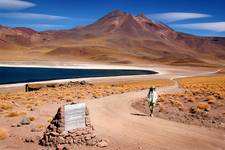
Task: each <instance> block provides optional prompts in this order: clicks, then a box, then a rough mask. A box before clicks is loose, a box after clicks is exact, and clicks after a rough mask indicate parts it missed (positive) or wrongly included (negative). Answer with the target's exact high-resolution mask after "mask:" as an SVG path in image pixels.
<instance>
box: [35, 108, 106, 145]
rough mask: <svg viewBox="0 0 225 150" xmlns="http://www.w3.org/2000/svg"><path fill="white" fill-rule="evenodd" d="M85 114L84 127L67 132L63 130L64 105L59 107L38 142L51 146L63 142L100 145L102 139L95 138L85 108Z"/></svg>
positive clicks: (62, 143)
mask: <svg viewBox="0 0 225 150" xmlns="http://www.w3.org/2000/svg"><path fill="white" fill-rule="evenodd" d="M85 114H86V117H85V119H86V120H85V121H86V127H85V128H77V129H73V130H70V131H68V132H67V131H64V128H65V126H64V125H65V122H64V107H60V108H59V109H58V111H57V114H56V115H55V117H54V118H53V120H52V121H51V123H50V125H49V126H48V127H47V130H46V131H45V132H44V135H43V138H42V139H40V141H39V142H40V144H41V145H43V146H53V147H57V146H58V145H64V144H69V145H72V144H76V145H88V146H95V145H96V146H98V145H100V143H101V142H102V141H103V140H99V139H97V138H96V135H95V133H94V128H93V126H92V125H91V122H90V117H89V112H88V109H87V108H86V113H85Z"/></svg>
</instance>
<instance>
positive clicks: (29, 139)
mask: <svg viewBox="0 0 225 150" xmlns="http://www.w3.org/2000/svg"><path fill="white" fill-rule="evenodd" d="M24 142H26V143H34V139H33V138H32V137H26V138H25V139H24Z"/></svg>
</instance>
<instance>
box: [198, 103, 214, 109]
mask: <svg viewBox="0 0 225 150" xmlns="http://www.w3.org/2000/svg"><path fill="white" fill-rule="evenodd" d="M197 108H198V109H201V110H205V111H209V110H210V109H211V107H210V105H209V104H208V103H205V102H199V103H198V105H197Z"/></svg>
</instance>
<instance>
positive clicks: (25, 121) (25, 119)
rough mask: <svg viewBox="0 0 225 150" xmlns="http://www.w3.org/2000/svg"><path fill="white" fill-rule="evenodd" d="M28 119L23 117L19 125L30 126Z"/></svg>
mask: <svg viewBox="0 0 225 150" xmlns="http://www.w3.org/2000/svg"><path fill="white" fill-rule="evenodd" d="M30 122H31V121H30V119H29V118H28V117H23V118H22V119H21V121H20V124H21V125H29V124H30Z"/></svg>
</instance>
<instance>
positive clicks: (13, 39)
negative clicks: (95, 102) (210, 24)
mask: <svg viewBox="0 0 225 150" xmlns="http://www.w3.org/2000/svg"><path fill="white" fill-rule="evenodd" d="M224 43H225V39H224V38H223V37H200V36H195V35H189V34H186V33H180V32H176V31H175V30H173V29H172V28H170V27H168V26H167V25H165V24H163V23H157V22H154V21H152V20H151V19H149V18H147V17H145V16H144V15H143V14H141V15H138V16H133V15H131V14H129V13H126V12H123V11H120V10H114V11H112V12H110V13H108V14H107V15H105V16H103V17H102V18H100V19H99V20H97V21H96V22H94V23H92V24H90V25H87V26H82V27H74V28H72V29H69V30H58V31H57V30H53V31H43V32H38V31H34V30H32V29H29V28H24V27H17V28H9V27H5V26H0V53H1V55H0V61H1V62H6V61H9V62H10V61H28V62H30V63H32V62H33V61H61V62H67V61H77V62H94V63H108V64H129V65H133V64H139V65H140V64H146V63H148V64H159V63H160V64H169V65H175V66H177V65H178V66H182V65H192V66H220V65H221V64H223V63H224V59H225V44H224Z"/></svg>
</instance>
